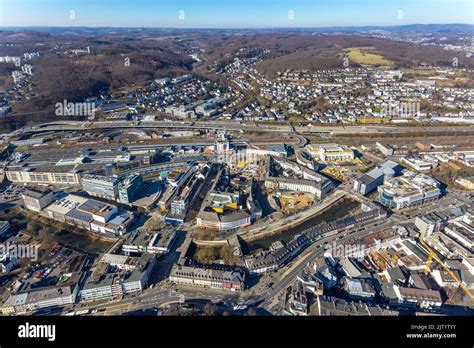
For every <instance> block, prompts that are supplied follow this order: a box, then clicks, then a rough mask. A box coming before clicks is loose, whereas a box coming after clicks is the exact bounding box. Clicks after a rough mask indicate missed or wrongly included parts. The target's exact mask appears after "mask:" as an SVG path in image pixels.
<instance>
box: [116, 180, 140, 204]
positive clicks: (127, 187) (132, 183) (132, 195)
mask: <svg viewBox="0 0 474 348" xmlns="http://www.w3.org/2000/svg"><path fill="white" fill-rule="evenodd" d="M142 187H143V178H142V175H141V174H140V173H133V174H131V175H129V176H128V177H126V178H125V179H123V180H122V181H121V182H120V183H119V184H118V201H119V202H120V203H123V204H129V203H132V202H133V201H135V200H136V199H137V198H138V197H139V195H140V190H141V189H142Z"/></svg>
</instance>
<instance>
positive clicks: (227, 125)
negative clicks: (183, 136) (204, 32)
mask: <svg viewBox="0 0 474 348" xmlns="http://www.w3.org/2000/svg"><path fill="white" fill-rule="evenodd" d="M116 128H120V129H126V128H136V129H140V128H173V129H188V130H194V129H213V130H233V131H247V132H277V133H278V132H279V133H288V134H291V133H299V134H302V135H304V134H311V133H314V134H317V133H327V134H333V135H336V134H340V135H343V134H381V133H400V132H402V133H404V134H406V133H412V132H416V133H420V132H424V133H430V132H450V133H452V132H461V133H465V132H473V131H474V125H464V126H455V125H450V126H447V125H446V126H444V125H443V126H440V125H438V126H436V127H427V126H404V127H400V126H387V125H365V126H361V125H339V126H334V125H331V126H319V125H318V126H306V125H305V126H296V127H295V126H294V125H292V124H289V123H287V124H277V125H275V124H270V125H269V124H266V123H253V122H248V123H245V122H236V121H216V120H212V121H195V122H189V121H175V122H170V121H153V122H131V121H93V122H91V121H89V122H83V121H66V120H58V121H57V122H49V123H43V124H38V125H35V126H24V127H23V128H21V129H19V130H16V131H14V132H12V133H10V135H16V134H20V133H22V132H32V133H38V132H47V131H77V130H94V129H116Z"/></svg>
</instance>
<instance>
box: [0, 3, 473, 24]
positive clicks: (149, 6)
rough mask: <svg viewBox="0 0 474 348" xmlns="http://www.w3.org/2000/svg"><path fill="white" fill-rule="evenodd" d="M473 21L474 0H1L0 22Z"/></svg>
mask: <svg viewBox="0 0 474 348" xmlns="http://www.w3.org/2000/svg"><path fill="white" fill-rule="evenodd" d="M415 23H419V24H435V23H436V24H437V23H469V24H474V1H473V0H0V26H111V27H157V28H279V27H281V28H288V27H297V28H304V27H331V26H363V25H403V24H415Z"/></svg>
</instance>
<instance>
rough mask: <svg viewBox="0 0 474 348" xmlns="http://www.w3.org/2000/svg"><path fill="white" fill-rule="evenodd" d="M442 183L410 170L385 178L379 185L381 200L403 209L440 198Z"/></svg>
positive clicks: (388, 204)
mask: <svg viewBox="0 0 474 348" xmlns="http://www.w3.org/2000/svg"><path fill="white" fill-rule="evenodd" d="M439 186H440V184H439V182H438V181H436V180H435V179H433V178H431V177H429V176H427V175H424V174H415V173H413V172H408V173H406V174H405V175H404V176H401V177H396V178H391V179H388V180H385V182H384V184H383V185H382V186H379V187H378V192H379V197H380V202H381V203H382V204H383V205H385V206H387V207H389V208H393V209H403V208H408V207H412V206H414V205H419V204H423V203H426V202H429V201H433V200H436V199H438V198H439V197H440V196H441V189H440V187H439Z"/></svg>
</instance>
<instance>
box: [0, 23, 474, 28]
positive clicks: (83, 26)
mask: <svg viewBox="0 0 474 348" xmlns="http://www.w3.org/2000/svg"><path fill="white" fill-rule="evenodd" d="M412 25H466V26H474V23H463V22H454V23H407V24H387V25H376V24H367V25H333V26H322V27H305V26H301V27H283V26H282V27H278V26H275V27H154V26H108V25H97V26H90V25H8V26H4V25H0V29H3V28H91V29H93V28H100V29H108V28H114V29H171V30H183V29H184V30H256V29H259V30H272V29H334V28H341V29H343V28H367V27H380V28H389V27H405V26H412Z"/></svg>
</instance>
